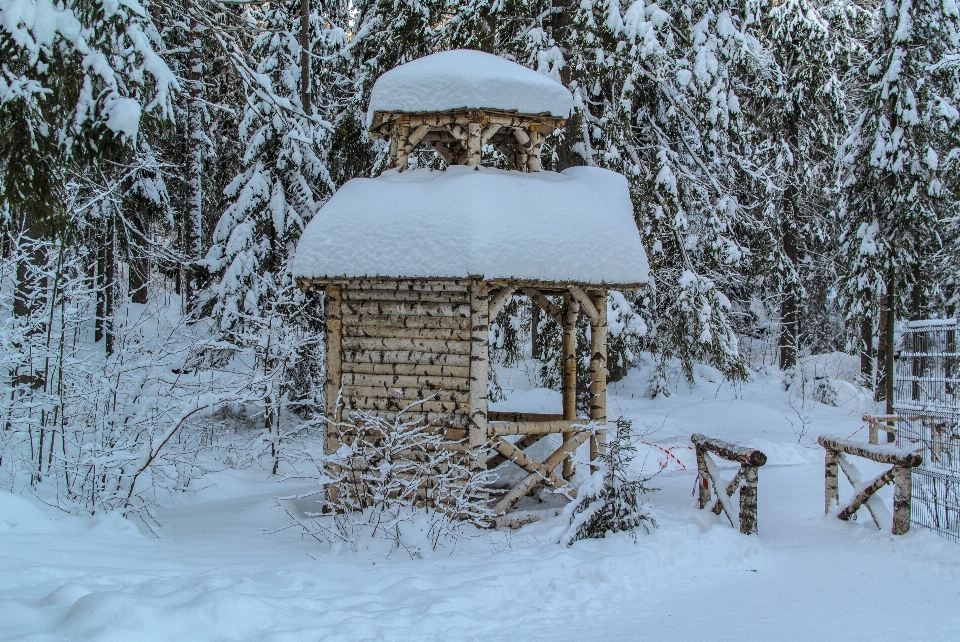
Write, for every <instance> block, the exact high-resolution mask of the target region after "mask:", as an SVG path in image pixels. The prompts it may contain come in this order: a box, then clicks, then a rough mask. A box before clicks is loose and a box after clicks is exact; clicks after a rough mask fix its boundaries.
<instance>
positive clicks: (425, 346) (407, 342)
mask: <svg viewBox="0 0 960 642" xmlns="http://www.w3.org/2000/svg"><path fill="white" fill-rule="evenodd" d="M343 350H344V351H345V352H346V351H348V350H402V351H409V352H427V353H431V354H451V355H452V354H462V355H469V354H470V342H469V341H456V340H453V339H450V340H448V341H444V340H435V339H395V338H392V337H349V336H345V337H343Z"/></svg>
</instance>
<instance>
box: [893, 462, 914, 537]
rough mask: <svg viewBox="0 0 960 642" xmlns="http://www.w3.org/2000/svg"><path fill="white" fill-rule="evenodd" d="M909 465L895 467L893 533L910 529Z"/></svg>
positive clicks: (910, 473) (901, 533) (910, 475)
mask: <svg viewBox="0 0 960 642" xmlns="http://www.w3.org/2000/svg"><path fill="white" fill-rule="evenodd" d="M911 477H912V472H911V469H910V467H908V466H895V467H894V469H893V534H894V535H903V534H904V533H906V532H907V531H908V530H910V480H911Z"/></svg>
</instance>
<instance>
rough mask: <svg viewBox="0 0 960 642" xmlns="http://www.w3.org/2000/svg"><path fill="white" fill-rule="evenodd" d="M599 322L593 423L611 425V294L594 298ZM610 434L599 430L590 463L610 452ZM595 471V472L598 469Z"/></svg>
mask: <svg viewBox="0 0 960 642" xmlns="http://www.w3.org/2000/svg"><path fill="white" fill-rule="evenodd" d="M590 301H591V303H592V304H593V308H594V310H595V312H596V320H595V321H594V322H592V323H591V325H590V421H591V422H593V423H595V424H600V425H606V423H607V293H606V292H598V293H596V294H594V295H592V296H591V297H590ZM606 443H607V431H606V430H605V429H598V430H595V432H594V435H593V436H592V437H591V438H590V461H593V460H595V459H596V458H597V455H602V454H604V453H605V452H606ZM594 470H595V469H594Z"/></svg>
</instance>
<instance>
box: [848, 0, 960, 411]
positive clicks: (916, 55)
mask: <svg viewBox="0 0 960 642" xmlns="http://www.w3.org/2000/svg"><path fill="white" fill-rule="evenodd" d="M866 49H867V56H866V59H865V60H864V63H863V65H862V67H861V69H860V73H861V74H863V76H864V77H865V78H866V79H867V81H868V82H869V85H868V86H867V87H866V88H865V89H864V90H863V92H862V95H861V96H858V97H857V99H858V103H859V104H860V105H862V111H861V113H860V114H859V115H858V117H857V119H856V120H855V123H854V125H853V127H852V130H851V132H850V134H849V136H848V138H847V139H846V141H845V142H844V144H843V146H842V150H841V151H842V161H843V165H844V175H843V183H842V186H843V198H842V201H841V210H840V213H841V220H842V223H843V233H842V236H841V243H842V251H843V256H842V258H841V266H842V267H843V268H844V271H843V274H844V278H843V282H842V292H843V296H844V302H845V308H846V313H847V320H848V322H849V323H850V325H851V326H852V327H859V325H860V323H861V320H862V319H863V318H864V317H867V316H869V315H870V314H871V310H872V307H873V305H874V301H876V300H877V299H878V298H880V299H881V310H880V312H881V315H883V316H882V318H881V324H880V334H881V336H880V340H879V344H880V351H881V353H883V354H884V356H885V358H883V359H881V363H880V367H879V368H878V385H877V393H878V399H883V398H887V400H888V405H889V401H890V400H889V391H890V390H891V388H892V385H891V381H892V379H891V377H892V374H891V373H890V372H889V364H890V363H891V357H890V355H891V354H892V349H893V320H894V318H895V317H896V316H897V315H900V314H902V313H903V311H904V308H905V302H904V297H903V296H902V295H903V293H905V292H907V291H908V290H911V289H912V291H913V294H914V296H913V297H911V298H912V303H913V307H914V308H915V309H914V310H913V311H912V312H913V314H914V315H917V316H919V315H921V314H923V313H924V312H925V311H924V310H923V307H924V301H925V299H926V296H927V294H928V293H929V292H930V291H931V290H932V289H933V288H932V286H933V285H934V284H935V283H936V281H938V280H939V279H940V276H941V274H940V273H939V272H940V270H939V268H940V267H941V266H940V265H938V261H937V257H942V256H944V254H943V253H942V250H943V248H944V242H945V238H947V237H948V236H949V232H948V229H949V226H951V219H952V218H953V217H955V216H956V211H957V201H956V196H955V194H953V193H951V191H950V188H951V186H953V185H956V181H957V180H958V168H957V165H958V163H957V160H956V158H955V156H956V151H954V150H956V149H957V148H958V147H960V111H958V107H960V71H958V69H957V67H956V65H955V64H952V63H951V61H952V60H953V59H954V57H955V56H956V55H957V52H958V50H960V10H958V8H957V5H956V3H955V2H953V1H952V0H947V1H946V2H942V1H940V0H916V1H914V0H902V1H896V0H885V1H884V2H881V4H880V5H879V7H878V8H877V9H876V12H875V14H874V22H873V26H872V29H871V31H870V35H869V40H868V43H867V47H866ZM918 308H919V309H918Z"/></svg>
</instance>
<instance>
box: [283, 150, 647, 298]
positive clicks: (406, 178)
mask: <svg viewBox="0 0 960 642" xmlns="http://www.w3.org/2000/svg"><path fill="white" fill-rule="evenodd" d="M292 269H293V274H294V275H295V276H303V277H374V276H382V277H439V278H444V277H446V278H462V277H467V276H483V277H485V278H487V279H494V278H514V279H530V280H539V281H566V282H576V283H588V284H601V283H606V284H631V283H646V282H647V280H648V276H649V270H648V265H647V257H646V254H645V253H644V250H643V244H642V243H641V241H640V233H639V232H638V231H637V226H636V223H635V222H634V218H633V207H632V205H631V202H630V195H629V192H628V191H627V181H626V179H624V178H623V176H621V175H620V174H616V173H614V172H611V171H608V170H604V169H599V168H596V167H572V168H570V169H566V170H564V171H563V172H560V173H556V172H531V173H523V172H516V171H505V170H499V169H491V168H486V167H466V166H461V165H455V166H451V167H449V168H448V169H447V170H446V171H436V170H430V169H415V170H408V171H405V172H397V171H395V170H391V171H389V172H385V173H384V174H383V175H381V176H380V177H378V178H355V179H353V180H352V181H350V182H348V183H347V184H346V185H344V186H343V187H341V188H340V190H339V191H337V193H336V194H334V195H333V197H332V198H331V199H330V201H329V202H327V204H326V205H324V206H323V208H322V209H321V210H320V211H319V212H318V213H317V214H316V215H315V216H314V217H313V219H312V220H311V221H310V223H309V224H308V225H307V228H306V230H304V233H303V236H302V237H301V239H300V243H299V245H298V246H297V251H296V256H295V257H294V259H293V266H292Z"/></svg>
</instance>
